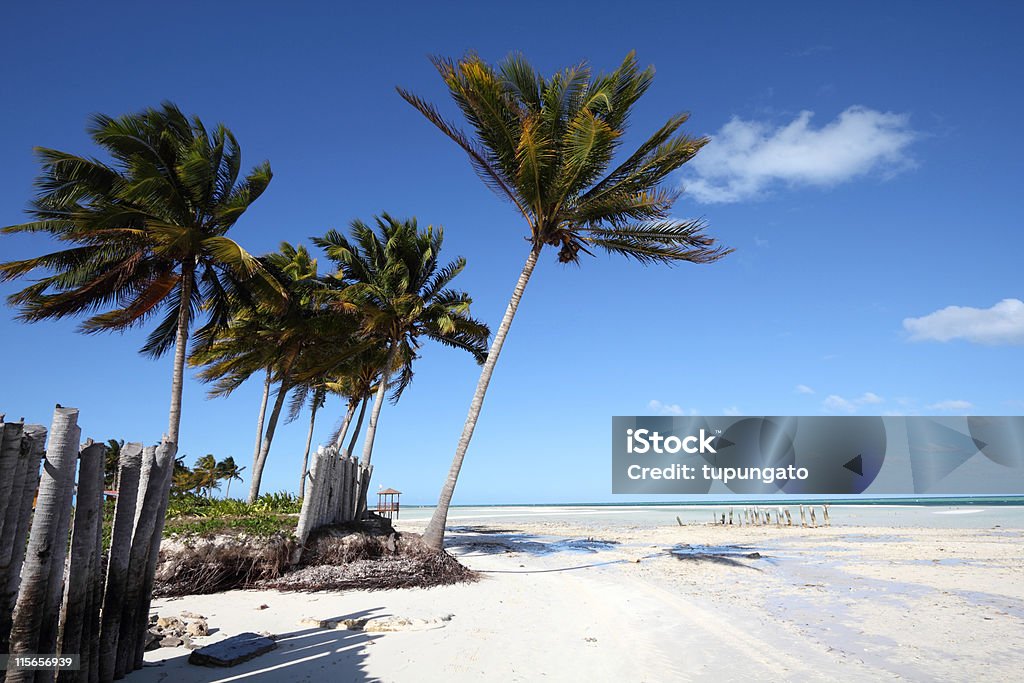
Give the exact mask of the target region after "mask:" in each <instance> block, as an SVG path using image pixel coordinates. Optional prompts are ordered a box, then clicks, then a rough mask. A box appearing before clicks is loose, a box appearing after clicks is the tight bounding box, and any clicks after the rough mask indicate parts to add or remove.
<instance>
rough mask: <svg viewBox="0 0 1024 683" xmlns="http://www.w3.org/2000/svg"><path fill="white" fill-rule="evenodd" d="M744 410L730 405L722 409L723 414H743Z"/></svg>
mask: <svg viewBox="0 0 1024 683" xmlns="http://www.w3.org/2000/svg"><path fill="white" fill-rule="evenodd" d="M742 414H743V412H742V411H741V410H740V409H739V408H737V407H736V406H729V407H728V408H723V409H722V415H742Z"/></svg>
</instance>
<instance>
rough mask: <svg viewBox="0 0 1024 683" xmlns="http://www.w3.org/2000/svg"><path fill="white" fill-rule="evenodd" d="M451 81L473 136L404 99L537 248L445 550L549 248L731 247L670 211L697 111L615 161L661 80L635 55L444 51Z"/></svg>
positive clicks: (664, 256)
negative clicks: (670, 185) (486, 58)
mask: <svg viewBox="0 0 1024 683" xmlns="http://www.w3.org/2000/svg"><path fill="white" fill-rule="evenodd" d="M433 62H434V66H435V67H437V70H438V72H439V73H440V74H441V78H442V79H443V80H444V84H445V86H447V88H448V92H449V94H450V95H451V97H452V99H453V100H454V101H455V104H456V105H457V107H458V109H459V111H460V112H461V113H462V115H463V116H464V117H465V119H466V122H467V123H468V124H469V127H470V131H471V132H470V133H465V132H463V131H462V130H460V129H459V128H458V126H457V125H455V124H453V123H451V122H449V121H448V120H446V119H445V118H444V117H443V116H442V115H441V113H440V112H439V111H438V110H437V109H436V108H435V107H434V106H433V105H431V104H429V103H428V102H426V101H425V100H423V99H421V98H419V97H417V96H416V95H413V94H412V93H410V92H408V91H406V90H404V89H402V88H399V89H398V92H399V93H400V94H401V96H402V97H403V98H404V99H405V100H406V101H407V102H409V103H410V104H411V105H412V106H413V107H415V108H416V109H417V110H418V111H419V112H420V113H421V114H423V115H424V116H425V117H426V118H427V119H428V120H429V121H430V122H431V123H433V124H434V125H435V126H436V127H437V128H439V129H440V130H441V132H442V133H444V134H445V135H447V136H448V137H449V138H451V139H452V140H453V141H454V142H455V143H456V144H457V145H458V146H459V147H461V148H462V149H463V151H465V152H466V154H468V155H469V160H470V163H471V164H472V165H473V168H474V170H475V171H476V173H477V175H479V176H480V178H481V179H482V180H483V181H484V183H485V184H486V185H487V186H488V187H490V188H491V189H492V190H493V191H494V192H495V193H497V194H498V196H499V197H501V198H502V199H504V200H506V201H508V202H509V203H510V204H512V206H514V207H515V209H516V210H517V211H518V212H519V213H520V214H521V215H522V216H523V218H524V219H525V221H526V225H527V229H528V240H529V245H530V248H529V253H528V254H527V258H526V263H525V265H524V266H523V269H522V272H521V273H520V275H519V280H518V282H517V283H516V286H515V288H514V290H513V292H512V298H511V300H510V301H509V304H508V308H507V309H506V311H505V315H504V317H503V318H502V320H501V324H500V325H499V327H498V331H497V333H496V334H495V335H494V341H493V342H492V344H491V348H490V351H489V352H488V356H487V362H486V363H485V364H484V367H483V371H482V372H481V373H480V381H479V383H478V384H477V388H476V392H475V393H474V395H473V400H472V402H471V404H470V409H469V415H468V416H467V418H466V424H465V427H464V428H463V431H462V436H461V437H460V438H459V443H458V446H457V448H456V450H455V457H454V459H453V461H452V466H451V469H450V471H449V473H448V478H447V480H446V481H445V484H444V486H443V488H442V490H441V495H440V499H439V501H438V506H437V508H436V509H435V512H434V515H433V517H432V518H431V520H430V523H429V524H428V526H427V529H426V531H425V533H424V540H425V541H426V542H427V543H428V544H430V545H432V546H434V547H436V548H441V546H442V544H443V541H444V527H445V522H446V520H447V517H448V507H449V505H450V504H451V499H452V495H453V494H454V492H455V484H456V482H457V480H458V476H459V471H460V469H461V468H462V462H463V459H464V458H465V456H466V451H467V449H468V448H469V442H470V439H471V438H472V436H473V430H474V429H475V427H476V423H477V419H478V417H479V415H480V409H481V407H482V406H483V401H484V395H485V393H486V391H487V385H488V383H489V382H490V380H491V375H492V374H493V372H494V366H495V364H496V363H497V361H498V355H499V354H500V352H501V347H502V344H504V342H505V337H506V335H507V334H508V330H509V327H510V326H511V324H512V319H513V317H514V316H515V313H516V309H518V307H519V302H520V300H521V299H522V296H523V291H524V290H525V289H526V285H527V283H528V282H529V280H530V276H531V275H532V274H533V270H534V267H535V266H536V265H537V260H538V258H539V257H540V253H541V251H542V250H543V249H544V247H553V248H554V249H555V250H556V253H557V256H558V261H559V262H561V263H578V262H579V260H580V255H581V254H588V255H589V254H592V253H593V252H594V250H595V249H600V250H604V251H606V252H610V253H613V254H620V255H622V256H626V257H628V258H632V259H635V260H637V261H638V262H640V263H641V264H652V263H675V262H679V261H689V262H692V263H710V262H712V261H716V260H718V259H720V258H722V257H723V256H725V255H726V254H727V253H729V251H730V250H727V249H723V248H721V247H716V246H715V240H714V239H713V238H711V237H708V236H707V235H706V234H705V232H704V230H705V225H704V223H703V222H702V221H700V220H677V219H675V218H673V217H672V215H671V208H672V205H673V203H674V201H675V199H676V197H677V195H678V192H677V191H675V190H672V189H666V188H662V187H660V183H661V182H662V181H663V180H665V179H667V178H668V177H669V175H670V174H671V173H672V172H673V171H675V170H676V169H678V168H679V167H680V166H682V165H683V164H684V163H686V162H687V161H689V160H690V159H692V158H693V156H694V155H695V154H696V153H697V151H698V150H700V148H701V147H703V146H704V144H705V143H707V139H706V138H691V137H688V136H686V135H685V134H683V133H681V132H680V127H681V126H682V125H683V123H684V122H685V121H686V119H687V115H686V114H677V115H675V116H673V117H672V118H670V119H669V120H668V122H666V123H665V125H663V126H662V127H661V128H660V129H659V130H657V131H656V132H655V133H654V134H653V135H652V136H651V137H650V138H648V139H647V140H646V141H645V142H643V143H641V144H640V146H639V147H637V148H636V150H635V151H633V152H632V153H631V154H630V155H629V156H628V157H626V158H625V159H623V160H622V161H621V162H620V163H619V164H618V165H615V166H613V165H612V160H613V158H614V157H615V155H616V152H618V150H619V147H620V145H621V143H622V140H623V139H624V133H625V131H626V128H627V123H628V119H629V114H630V110H631V108H632V106H633V105H634V104H635V103H636V101H637V100H638V99H639V98H640V96H641V95H643V94H644V92H646V91H647V88H648V87H649V86H650V84H651V81H652V78H653V76H654V70H653V68H648V69H645V70H642V71H641V70H640V69H639V68H638V66H637V62H636V58H635V56H634V55H633V53H630V54H629V55H627V57H626V59H625V60H624V61H623V62H622V65H621V66H619V68H618V69H616V70H615V71H613V72H612V73H610V74H607V75H598V76H592V75H591V72H590V69H589V68H588V67H587V66H586V65H585V64H581V65H579V66H576V67H573V68H569V69H566V70H564V71H562V72H559V73H556V74H555V75H554V76H552V77H551V78H545V77H544V76H543V75H541V74H540V73H538V72H537V71H536V70H535V69H534V68H533V67H531V66H530V65H529V64H528V63H527V62H526V60H525V59H524V58H523V57H521V56H519V55H514V56H511V57H509V58H507V59H506V60H505V61H504V62H502V63H501V64H500V65H499V66H498V67H497V68H494V67H492V66H490V65H488V64H486V63H485V62H483V61H482V60H481V59H480V58H479V57H478V56H476V55H475V54H470V55H468V56H466V57H464V58H463V59H460V60H458V61H452V60H448V59H441V58H435V59H434V60H433Z"/></svg>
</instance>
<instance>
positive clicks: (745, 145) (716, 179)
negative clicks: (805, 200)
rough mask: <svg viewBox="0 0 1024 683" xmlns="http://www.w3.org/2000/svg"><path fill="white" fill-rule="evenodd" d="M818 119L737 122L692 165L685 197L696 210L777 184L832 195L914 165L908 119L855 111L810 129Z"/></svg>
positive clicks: (807, 115)
mask: <svg viewBox="0 0 1024 683" xmlns="http://www.w3.org/2000/svg"><path fill="white" fill-rule="evenodd" d="M813 116H814V113H813V112H810V111H802V112H800V114H799V115H798V116H797V117H796V118H795V119H794V120H793V121H792V122H790V123H788V124H786V125H784V126H780V127H773V126H772V125H771V124H769V123H766V122H762V121H744V120H742V119H740V118H738V117H733V118H732V120H730V121H729V122H728V123H726V124H725V125H724V126H722V128H721V129H720V130H719V131H718V132H717V133H716V134H714V135H713V136H711V144H709V145H708V146H707V147H705V148H704V149H703V150H701V152H700V154H698V155H697V156H696V157H695V158H694V160H693V161H692V162H690V163H689V164H688V168H689V170H691V171H693V172H694V173H695V174H696V175H695V176H689V177H687V178H685V182H684V185H685V187H686V191H687V192H688V193H689V194H691V195H692V196H693V197H694V198H696V200H697V201H699V202H704V203H722V202H737V201H740V200H743V199H748V198H750V197H757V196H758V195H761V194H763V193H764V192H766V191H768V190H770V189H771V188H772V187H773V186H774V185H776V184H778V183H783V184H788V185H813V186H819V187H827V186H831V185H837V184H839V183H842V182H845V181H847V180H850V179H851V178H855V177H857V176H861V175H865V174H867V173H871V172H877V173H880V174H881V175H883V176H891V175H894V174H896V173H898V172H899V171H902V170H904V169H906V168H909V167H912V166H913V165H914V162H913V161H912V160H911V159H910V158H909V157H908V156H907V154H906V149H907V147H908V146H909V145H910V143H911V142H913V140H914V139H915V137H916V134H915V133H914V131H913V130H911V128H910V122H909V117H908V116H907V115H906V114H894V113H892V112H881V111H876V110H874V109H868V108H866V107H859V106H854V107H850V108H848V109H847V110H846V111H844V112H842V113H841V114H840V115H839V116H838V117H837V118H836V119H835V120H834V121H831V122H830V123H827V124H825V125H824V126H822V127H820V128H813V127H811V118H812V117H813Z"/></svg>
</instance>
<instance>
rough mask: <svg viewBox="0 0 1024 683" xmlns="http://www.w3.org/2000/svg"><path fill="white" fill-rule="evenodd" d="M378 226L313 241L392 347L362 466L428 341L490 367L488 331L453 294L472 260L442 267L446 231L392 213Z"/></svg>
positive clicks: (375, 334)
mask: <svg viewBox="0 0 1024 683" xmlns="http://www.w3.org/2000/svg"><path fill="white" fill-rule="evenodd" d="M375 223H376V231H375V230H374V229H373V228H371V227H370V226H369V225H367V224H366V223H364V222H363V221H360V220H355V221H353V222H352V238H351V239H349V238H347V237H345V236H343V235H342V234H341V233H339V232H337V231H335V230H331V231H329V232H328V233H327V234H326V235H325V236H324V237H322V238H319V239H316V240H314V243H315V244H317V246H319V247H321V248H322V249H324V251H325V253H326V254H327V256H328V258H330V259H332V260H333V261H335V263H337V265H338V268H339V271H340V272H344V273H345V275H346V276H347V277H348V278H350V279H351V280H352V281H353V284H351V285H349V286H348V287H346V288H345V290H344V291H343V292H342V299H343V302H344V305H345V306H347V307H351V308H352V309H354V310H355V311H356V312H357V313H356V315H357V318H358V319H359V321H360V325H361V331H362V334H363V335H364V336H365V337H367V338H369V339H376V340H380V341H381V342H382V343H383V344H384V345H385V346H386V348H387V357H386V360H385V361H384V364H383V366H382V368H381V370H380V372H381V379H380V381H379V382H378V385H377V392H376V395H375V396H374V401H373V409H372V410H371V411H370V421H369V423H368V424H367V427H366V437H365V440H364V442H363V454H362V457H361V459H360V462H361V464H362V466H363V467H368V466H369V465H370V458H371V456H372V454H373V443H374V439H375V436H376V432H377V423H378V419H379V417H380V411H381V407H382V405H383V403H384V398H385V395H386V393H387V391H388V389H389V388H391V383H392V381H393V380H394V382H395V385H394V389H393V395H396V396H397V394H400V393H401V392H402V391H403V390H404V389H405V388H406V387H407V386H408V385H409V383H410V382H411V381H412V370H411V362H412V359H413V358H415V357H416V353H417V350H418V349H419V347H420V345H421V344H422V340H423V339H433V340H435V341H438V342H440V343H442V344H444V345H446V346H450V347H452V348H456V349H462V350H464V351H468V352H469V353H470V354H472V356H473V358H474V359H475V360H476V361H477V362H478V363H483V362H484V360H485V359H486V358H487V354H486V351H485V349H486V346H487V338H488V337H489V336H490V330H489V329H488V327H487V325H485V324H483V323H482V322H480V321H478V320H476V319H474V318H472V317H471V316H470V315H469V307H470V304H471V303H472V299H471V298H470V296H469V295H468V294H467V293H465V292H459V291H455V290H452V289H449V285H450V284H451V282H452V280H454V279H455V277H456V276H458V274H459V273H461V272H462V270H463V268H465V266H466V261H465V259H463V258H461V257H460V258H458V259H456V260H455V261H452V262H451V263H448V264H447V265H444V266H442V265H441V263H440V261H438V257H439V254H440V251H441V245H442V243H443V241H444V231H443V230H442V229H441V228H438V229H436V230H435V229H434V228H433V227H432V226H428V227H427V229H426V230H419V229H418V227H417V224H416V220H415V219H410V220H405V221H400V220H397V219H395V218H393V217H391V216H389V215H388V214H386V213H385V214H382V215H381V216H379V217H377V218H376V219H375ZM399 367H400V368H401V369H400V370H398V372H397V373H396V372H395V368H399ZM364 506H365V500H362V501H360V507H361V508H362V507H364Z"/></svg>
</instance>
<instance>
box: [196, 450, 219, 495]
mask: <svg viewBox="0 0 1024 683" xmlns="http://www.w3.org/2000/svg"><path fill="white" fill-rule="evenodd" d="M192 474H193V475H194V476H195V484H196V492H197V493H202V492H205V493H206V497H207V498H212V497H213V490H214V489H219V488H220V480H221V476H220V474H221V472H220V468H219V467H218V466H217V459H216V458H215V457H213V455H212V454H210V453H207V454H206V455H204V456H203V457H201V458H197V459H196V464H195V465H193V466H192Z"/></svg>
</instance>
